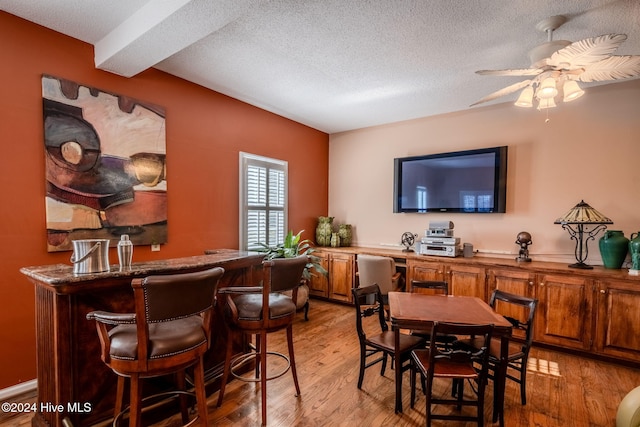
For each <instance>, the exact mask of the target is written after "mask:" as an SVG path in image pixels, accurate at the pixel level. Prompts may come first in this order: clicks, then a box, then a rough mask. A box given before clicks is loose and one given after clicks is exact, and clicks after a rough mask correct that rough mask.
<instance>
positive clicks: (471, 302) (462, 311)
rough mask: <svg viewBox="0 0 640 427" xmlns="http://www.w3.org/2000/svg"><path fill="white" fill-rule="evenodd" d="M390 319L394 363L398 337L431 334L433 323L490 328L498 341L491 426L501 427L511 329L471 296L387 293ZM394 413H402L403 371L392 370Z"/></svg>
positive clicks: (477, 299) (396, 356)
mask: <svg viewBox="0 0 640 427" xmlns="http://www.w3.org/2000/svg"><path fill="white" fill-rule="evenodd" d="M388 298H389V317H390V318H391V327H392V329H393V330H394V331H395V348H396V352H397V353H396V354H395V360H400V354H399V352H398V349H399V348H400V334H401V333H405V332H403V331H406V330H430V329H431V326H432V325H433V323H434V322H447V323H458V324H465V325H481V324H492V325H493V326H494V329H493V337H495V338H499V339H500V364H499V365H498V369H497V372H496V373H495V379H494V390H493V422H494V423H495V422H496V421H499V423H500V426H504V392H505V381H506V373H507V356H508V349H509V339H510V337H511V333H512V327H513V325H512V324H511V323H510V322H509V321H508V320H507V319H505V318H504V317H503V316H502V315H500V314H499V313H496V312H495V311H493V309H492V308H491V307H490V306H489V304H487V303H486V302H485V301H483V300H481V299H480V298H477V297H472V296H456V295H427V294H420V293H412V292H389V295H388ZM395 384H396V404H395V411H396V413H398V412H402V369H395Z"/></svg>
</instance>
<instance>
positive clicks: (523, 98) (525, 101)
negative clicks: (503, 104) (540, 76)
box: [514, 86, 533, 108]
mask: <svg viewBox="0 0 640 427" xmlns="http://www.w3.org/2000/svg"><path fill="white" fill-rule="evenodd" d="M514 105H515V106H517V107H523V108H530V107H533V87H531V86H527V87H526V88H524V90H523V91H522V92H521V93H520V96H519V97H518V100H517V101H516V102H515V104H514Z"/></svg>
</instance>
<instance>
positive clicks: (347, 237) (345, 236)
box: [338, 224, 352, 246]
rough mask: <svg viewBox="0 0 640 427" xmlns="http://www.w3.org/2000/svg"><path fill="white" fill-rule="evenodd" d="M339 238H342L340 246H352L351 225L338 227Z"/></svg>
mask: <svg viewBox="0 0 640 427" xmlns="http://www.w3.org/2000/svg"><path fill="white" fill-rule="evenodd" d="M338 236H340V246H351V237H352V232H351V224H340V225H339V226H338Z"/></svg>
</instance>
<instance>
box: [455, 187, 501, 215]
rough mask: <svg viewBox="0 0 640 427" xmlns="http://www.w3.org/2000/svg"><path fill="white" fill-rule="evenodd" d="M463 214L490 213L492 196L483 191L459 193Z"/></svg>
mask: <svg viewBox="0 0 640 427" xmlns="http://www.w3.org/2000/svg"><path fill="white" fill-rule="evenodd" d="M460 198H461V200H462V206H463V207H464V210H465V212H491V207H492V206H493V195H492V194H488V193H487V192H483V191H462V192H460Z"/></svg>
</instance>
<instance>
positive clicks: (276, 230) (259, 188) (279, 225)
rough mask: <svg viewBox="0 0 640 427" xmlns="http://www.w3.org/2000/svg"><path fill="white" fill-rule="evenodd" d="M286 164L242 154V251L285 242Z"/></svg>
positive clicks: (280, 161)
mask: <svg viewBox="0 0 640 427" xmlns="http://www.w3.org/2000/svg"><path fill="white" fill-rule="evenodd" d="M286 229H287V162H285V161H282V160H277V159H270V158H268V157H261V156H256V155H253V154H248V153H240V249H241V250H252V249H256V248H258V247H259V246H258V244H259V243H264V244H265V245H268V246H274V245H277V244H281V243H283V242H284V236H285V230H286Z"/></svg>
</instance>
